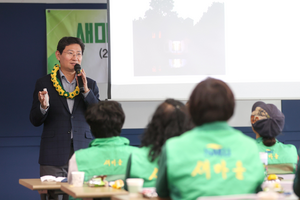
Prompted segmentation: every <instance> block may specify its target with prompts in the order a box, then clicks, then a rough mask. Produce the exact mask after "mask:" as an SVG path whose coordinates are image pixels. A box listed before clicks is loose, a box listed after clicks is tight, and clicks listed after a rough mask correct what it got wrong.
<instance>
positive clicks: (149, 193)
mask: <svg viewBox="0 0 300 200" xmlns="http://www.w3.org/2000/svg"><path fill="white" fill-rule="evenodd" d="M142 195H143V197H146V198H155V197H157V196H158V195H157V193H156V189H155V187H151V188H143V191H142Z"/></svg>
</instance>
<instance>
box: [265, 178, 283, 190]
mask: <svg viewBox="0 0 300 200" xmlns="http://www.w3.org/2000/svg"><path fill="white" fill-rule="evenodd" d="M262 188H263V190H264V191H273V192H279V193H282V192H283V188H282V186H281V184H280V179H279V178H278V176H277V175H276V174H270V175H269V176H268V177H267V180H266V181H265V182H264V183H263V184H262Z"/></svg>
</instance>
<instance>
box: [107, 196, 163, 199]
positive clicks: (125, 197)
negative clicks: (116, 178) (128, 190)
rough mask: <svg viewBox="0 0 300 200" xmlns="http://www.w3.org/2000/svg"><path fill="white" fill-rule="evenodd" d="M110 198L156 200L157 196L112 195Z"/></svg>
mask: <svg viewBox="0 0 300 200" xmlns="http://www.w3.org/2000/svg"><path fill="white" fill-rule="evenodd" d="M111 200H158V198H156V197H155V198H144V197H129V195H116V196H112V197H111Z"/></svg>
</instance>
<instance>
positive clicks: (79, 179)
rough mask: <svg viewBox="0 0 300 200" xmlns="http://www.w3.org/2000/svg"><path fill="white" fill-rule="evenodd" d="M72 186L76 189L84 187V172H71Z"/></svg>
mask: <svg viewBox="0 0 300 200" xmlns="http://www.w3.org/2000/svg"><path fill="white" fill-rule="evenodd" d="M71 176H72V181H71V185H73V186H74V187H82V186H83V181H84V172H71Z"/></svg>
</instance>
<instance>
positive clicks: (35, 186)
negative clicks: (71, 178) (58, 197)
mask: <svg viewBox="0 0 300 200" xmlns="http://www.w3.org/2000/svg"><path fill="white" fill-rule="evenodd" d="M19 184H20V185H23V186H25V187H27V188H28V189H30V190H36V191H38V193H39V194H41V197H42V198H43V199H46V196H47V194H48V191H49V190H55V191H57V193H58V194H62V192H61V190H60V188H61V185H68V183H61V182H42V181H41V180H40V179H19Z"/></svg>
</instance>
